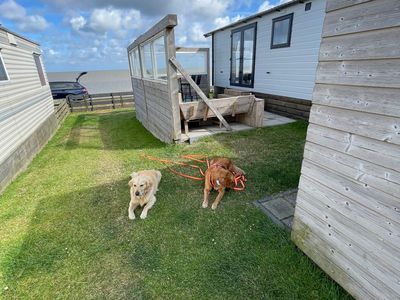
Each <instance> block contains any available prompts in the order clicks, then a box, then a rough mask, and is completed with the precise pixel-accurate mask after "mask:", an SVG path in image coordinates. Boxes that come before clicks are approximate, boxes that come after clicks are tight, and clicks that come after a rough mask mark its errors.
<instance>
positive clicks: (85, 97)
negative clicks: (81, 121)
mask: <svg viewBox="0 0 400 300" xmlns="http://www.w3.org/2000/svg"><path fill="white" fill-rule="evenodd" d="M83 101H85V107H86V111H89V106H88V103H87V95H83Z"/></svg>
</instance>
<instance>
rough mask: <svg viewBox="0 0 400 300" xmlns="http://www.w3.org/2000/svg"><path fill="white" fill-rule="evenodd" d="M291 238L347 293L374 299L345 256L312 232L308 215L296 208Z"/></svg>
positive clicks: (312, 225) (312, 226)
mask: <svg viewBox="0 0 400 300" xmlns="http://www.w3.org/2000/svg"><path fill="white" fill-rule="evenodd" d="M292 239H293V241H294V242H295V243H296V245H297V246H298V247H299V248H300V249H301V250H302V251H303V252H304V253H305V254H306V255H307V256H309V257H310V258H311V259H312V260H313V261H314V262H315V263H316V264H318V265H319V266H320V267H321V268H322V269H323V270H324V271H325V272H326V273H327V274H328V275H329V276H331V277H332V278H334V279H335V280H336V281H337V282H338V283H339V284H340V285H341V286H342V287H344V288H345V289H346V290H347V291H348V292H349V293H351V294H352V295H357V296H358V297H359V299H374V294H372V293H371V292H370V291H369V290H366V289H365V286H364V285H363V283H362V282H360V280H358V278H357V277H358V276H359V273H358V272H357V271H355V270H353V269H352V268H350V267H349V264H346V257H345V256H343V255H341V254H340V252H339V253H336V255H335V248H334V247H332V245H329V244H327V242H326V241H325V239H323V235H321V234H319V233H318V232H316V233H314V224H313V223H311V224H310V218H309V216H308V215H304V211H303V210H301V209H299V210H298V212H297V218H295V219H294V222H293V230H292ZM322 245H324V246H325V247H323V246H322ZM332 250H333V251H332ZM336 257H337V258H336Z"/></svg>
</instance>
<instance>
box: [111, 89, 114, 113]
mask: <svg viewBox="0 0 400 300" xmlns="http://www.w3.org/2000/svg"><path fill="white" fill-rule="evenodd" d="M111 103H112V108H113V109H115V103H114V95H113V93H111Z"/></svg>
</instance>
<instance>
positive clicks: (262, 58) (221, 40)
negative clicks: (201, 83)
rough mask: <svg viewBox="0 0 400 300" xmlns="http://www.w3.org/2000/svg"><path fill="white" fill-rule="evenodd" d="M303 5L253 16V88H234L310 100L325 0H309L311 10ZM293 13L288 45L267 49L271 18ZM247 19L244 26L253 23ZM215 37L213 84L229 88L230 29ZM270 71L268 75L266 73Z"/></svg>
mask: <svg viewBox="0 0 400 300" xmlns="http://www.w3.org/2000/svg"><path fill="white" fill-rule="evenodd" d="M304 5H305V4H298V5H294V6H290V7H287V8H285V9H283V10H282V11H280V12H274V13H270V14H267V15H264V16H262V17H261V18H258V19H254V20H252V22H257V41H256V64H255V75H254V88H253V89H249V88H243V87H237V88H239V89H243V90H249V91H254V92H259V93H265V94H273V95H279V96H286V97H294V98H301V99H306V100H311V98H312V92H313V88H314V79H315V73H316V68H317V63H318V53H319V47H320V43H321V33H322V26H323V21H324V16H325V5H326V0H314V1H312V7H311V10H310V11H305V10H304ZM289 13H294V16H293V27H292V38H291V45H290V47H286V48H278V49H270V44H271V30H272V19H274V18H277V17H280V16H284V15H286V14H289ZM252 22H251V21H249V22H248V23H246V24H243V25H247V24H250V23H252ZM241 26H242V25H239V26H236V27H233V28H231V29H225V30H223V31H218V32H216V33H215V36H214V43H215V44H214V81H215V82H214V85H216V86H222V87H232V88H236V87H235V86H231V85H230V83H229V77H230V56H231V54H230V51H231V38H230V34H231V30H232V29H235V28H239V27H241ZM267 72H269V74H267Z"/></svg>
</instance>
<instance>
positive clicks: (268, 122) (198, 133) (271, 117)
mask: <svg viewBox="0 0 400 300" xmlns="http://www.w3.org/2000/svg"><path fill="white" fill-rule="evenodd" d="M295 121H296V120H293V119H290V118H286V117H283V116H280V115H277V114H274V113H271V112H268V111H264V117H263V127H269V126H275V125H282V124H287V123H292V122H295ZM229 125H230V126H231V127H232V130H233V131H234V132H235V131H242V130H250V129H253V127H250V126H247V125H245V124H241V123H230V124H229ZM229 132H232V131H227V130H226V129H225V127H223V126H222V127H219V125H217V124H216V125H212V126H204V127H200V128H195V129H190V130H189V133H188V134H187V137H188V139H189V142H190V143H193V142H195V141H197V140H198V139H199V138H202V137H205V136H209V135H212V134H216V133H229Z"/></svg>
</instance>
